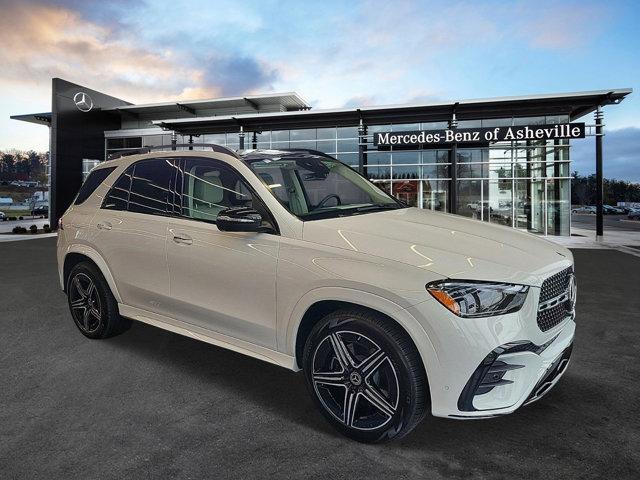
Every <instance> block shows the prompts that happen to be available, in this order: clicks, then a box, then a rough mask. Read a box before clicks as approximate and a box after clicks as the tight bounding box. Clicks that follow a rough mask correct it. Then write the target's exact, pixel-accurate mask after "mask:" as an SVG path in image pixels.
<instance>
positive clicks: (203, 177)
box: [181, 158, 275, 230]
mask: <svg viewBox="0 0 640 480" xmlns="http://www.w3.org/2000/svg"><path fill="white" fill-rule="evenodd" d="M182 165H183V168H182V169H181V170H182V171H181V176H182V178H183V181H182V216H184V217H188V218H193V219H195V220H202V221H206V222H212V223H215V220H216V217H217V216H218V213H220V212H221V211H222V210H224V209H227V208H231V207H249V208H253V209H255V210H257V211H258V212H259V213H260V214H261V215H262V218H263V220H264V226H265V227H269V228H272V229H274V230H275V226H274V225H273V224H272V222H271V220H270V219H271V214H270V213H269V212H268V210H267V209H266V207H265V206H264V204H263V203H262V201H261V200H260V199H259V198H258V197H256V196H255V195H254V193H253V191H252V190H251V189H250V188H249V186H248V185H247V183H246V182H245V180H244V179H243V178H242V176H241V175H240V174H238V173H237V172H236V171H235V170H233V169H232V168H229V167H227V166H226V165H224V164H223V163H219V162H216V161H212V160H208V159H199V158H185V159H184V161H183V164H182Z"/></svg>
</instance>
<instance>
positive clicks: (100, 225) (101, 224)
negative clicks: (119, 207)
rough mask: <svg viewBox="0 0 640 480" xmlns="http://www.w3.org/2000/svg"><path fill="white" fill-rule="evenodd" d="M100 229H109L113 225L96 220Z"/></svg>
mask: <svg viewBox="0 0 640 480" xmlns="http://www.w3.org/2000/svg"><path fill="white" fill-rule="evenodd" d="M96 226H97V227H98V228H99V229H100V230H111V229H112V228H113V225H111V223H110V222H98V224H97V225H96Z"/></svg>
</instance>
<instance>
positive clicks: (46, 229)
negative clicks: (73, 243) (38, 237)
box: [42, 223, 51, 233]
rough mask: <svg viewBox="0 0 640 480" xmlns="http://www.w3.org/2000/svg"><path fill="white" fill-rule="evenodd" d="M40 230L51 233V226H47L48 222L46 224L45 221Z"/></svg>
mask: <svg viewBox="0 0 640 480" xmlns="http://www.w3.org/2000/svg"><path fill="white" fill-rule="evenodd" d="M42 230H43V231H44V233H51V227H50V226H49V224H48V223H45V224H44V225H43V226H42Z"/></svg>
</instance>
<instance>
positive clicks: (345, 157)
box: [335, 153, 358, 167]
mask: <svg viewBox="0 0 640 480" xmlns="http://www.w3.org/2000/svg"><path fill="white" fill-rule="evenodd" d="M335 157H336V158H337V159H338V160H340V161H341V162H343V163H346V164H347V165H349V166H351V167H352V166H354V165H355V166H356V167H357V166H358V154H357V153H339V154H337V155H335Z"/></svg>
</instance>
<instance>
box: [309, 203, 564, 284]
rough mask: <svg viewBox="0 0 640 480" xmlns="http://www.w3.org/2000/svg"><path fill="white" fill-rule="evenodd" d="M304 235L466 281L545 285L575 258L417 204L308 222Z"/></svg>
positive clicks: (544, 243)
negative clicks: (544, 282) (403, 207)
mask: <svg viewBox="0 0 640 480" xmlns="http://www.w3.org/2000/svg"><path fill="white" fill-rule="evenodd" d="M303 239H304V240H305V241H309V242H313V243H319V244H322V245H327V246H333V247H337V248H343V249H347V250H352V251H356V252H360V253H363V254H367V255H374V256H377V257H382V258H386V259H389V260H394V261H397V262H402V263H404V264H407V265H411V266H413V267H417V268H422V269H425V270H428V271H430V272H433V273H435V274H436V275H438V276H440V277H443V278H457V279H465V280H487V281H500V282H513V283H521V284H525V285H533V286H540V285H541V284H542V282H543V280H544V279H545V278H546V277H547V276H549V275H550V274H551V273H554V272H556V271H558V270H561V269H563V268H566V267H568V266H569V265H571V264H572V263H573V258H572V255H571V252H569V250H567V249H566V248H564V247H562V246H560V245H556V244H554V243H552V242H550V241H548V240H545V239H543V238H540V237H537V236H535V235H532V234H528V233H525V232H521V231H518V230H516V229H513V228H511V227H504V226H498V225H491V224H488V223H485V222H480V221H478V220H472V219H467V218H464V217H460V216H458V215H451V214H445V213H439V212H432V211H429V210H421V209H418V208H405V209H398V210H388V211H381V212H372V213H367V214H361V215H353V216H349V217H338V218H331V219H324V220H314V221H307V222H305V223H304V228H303Z"/></svg>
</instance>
